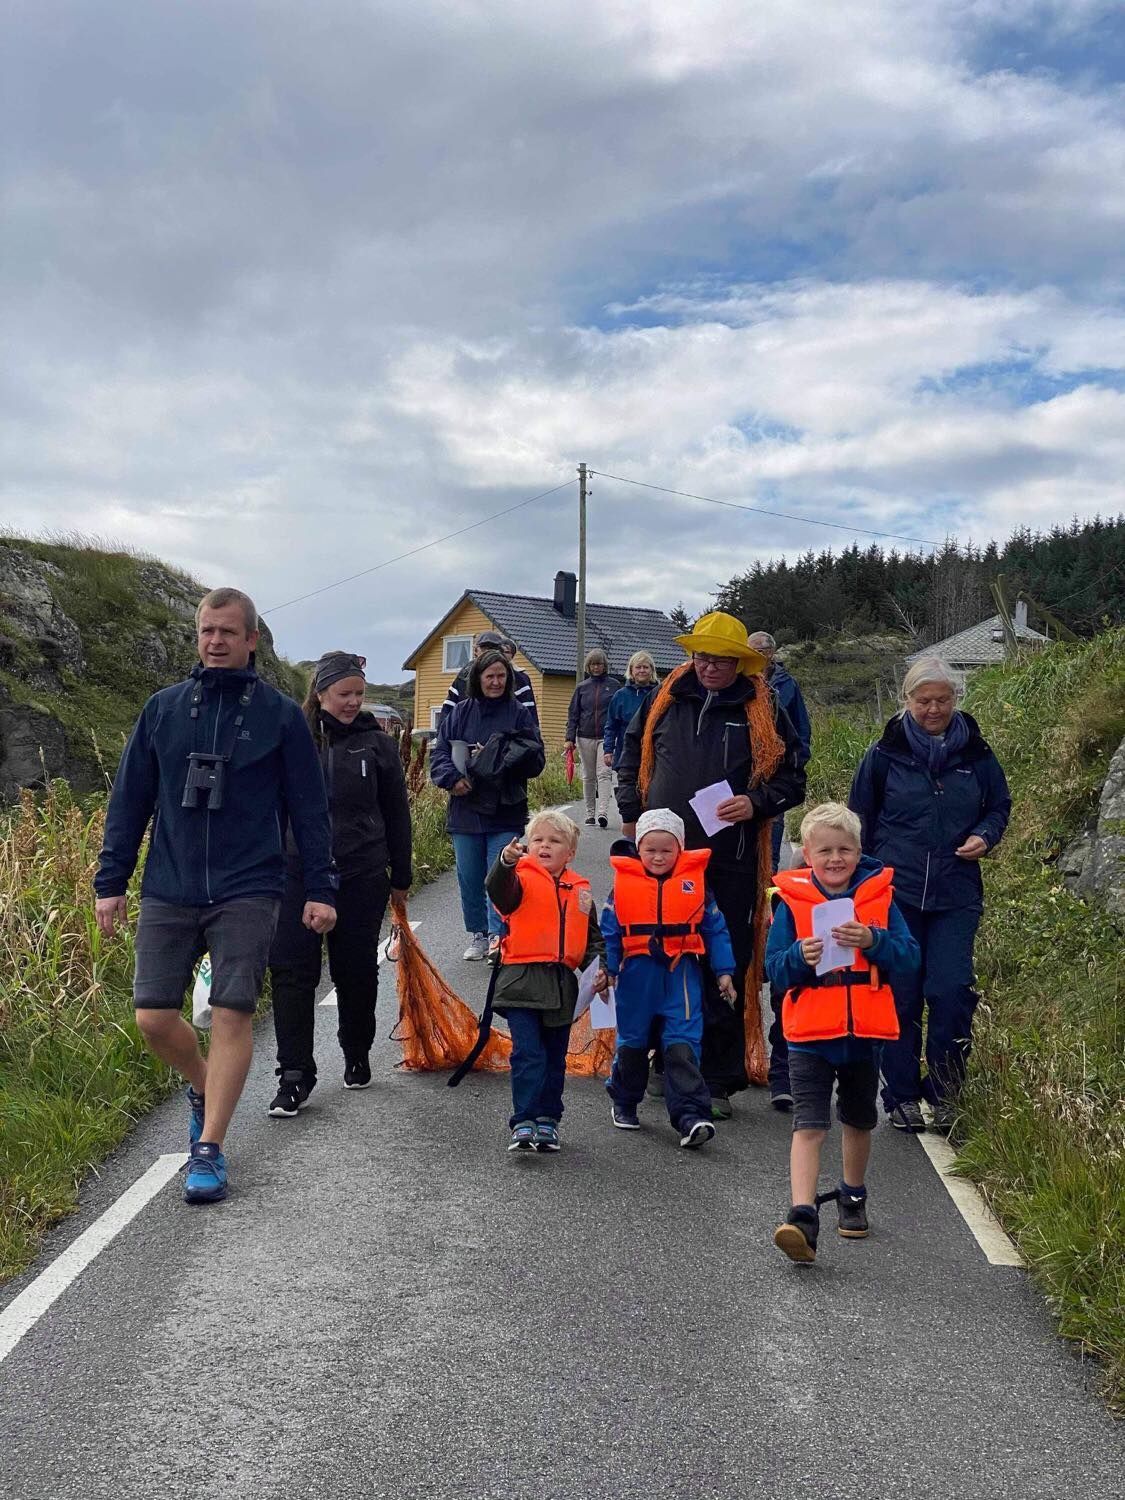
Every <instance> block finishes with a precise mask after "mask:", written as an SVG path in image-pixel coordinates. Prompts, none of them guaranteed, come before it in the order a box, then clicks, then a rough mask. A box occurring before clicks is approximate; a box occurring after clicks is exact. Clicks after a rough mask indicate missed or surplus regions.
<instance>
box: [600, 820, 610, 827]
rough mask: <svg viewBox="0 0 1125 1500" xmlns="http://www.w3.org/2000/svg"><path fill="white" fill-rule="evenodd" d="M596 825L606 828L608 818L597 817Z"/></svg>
mask: <svg viewBox="0 0 1125 1500" xmlns="http://www.w3.org/2000/svg"><path fill="white" fill-rule="evenodd" d="M598 827H599V828H608V827H609V819H608V818H599V819H598Z"/></svg>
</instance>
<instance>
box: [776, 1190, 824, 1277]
mask: <svg viewBox="0 0 1125 1500" xmlns="http://www.w3.org/2000/svg"><path fill="white" fill-rule="evenodd" d="M819 1233H820V1215H819V1214H818V1213H817V1211H816V1209H815V1208H809V1207H808V1206H807V1205H806V1204H803V1203H802V1204H799V1205H798V1206H797V1207H796V1208H791V1209H790V1210H789V1217H788V1218H787V1219H786V1220H785V1223H784V1224H781V1225H779V1226H778V1228H777V1229H775V1230H774V1232H773V1242H774V1244H775V1245H776V1246H777V1248H778V1249H779V1250H784V1251H785V1254H786V1255H788V1257H789V1259H790V1260H795V1261H798V1262H799V1263H800V1264H802V1265H811V1264H812V1262H813V1261H814V1260H815V1259H816V1241H817V1237H818V1235H819Z"/></svg>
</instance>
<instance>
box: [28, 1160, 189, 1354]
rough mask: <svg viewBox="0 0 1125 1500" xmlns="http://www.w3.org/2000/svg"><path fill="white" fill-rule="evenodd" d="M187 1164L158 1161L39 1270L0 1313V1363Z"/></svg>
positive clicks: (179, 1161)
mask: <svg viewBox="0 0 1125 1500" xmlns="http://www.w3.org/2000/svg"><path fill="white" fill-rule="evenodd" d="M186 1160H187V1157H186V1155H185V1154H184V1153H183V1152H182V1151H175V1152H169V1153H167V1154H165V1155H164V1156H158V1157H157V1158H156V1160H155V1161H154V1162H153V1164H152V1166H151V1167H149V1168H148V1170H147V1171H146V1172H142V1174H141V1175H140V1177H138V1178H137V1180H136V1182H134V1183H133V1184H132V1186H131V1187H127V1188H126V1189H125V1191H124V1192H123V1193H122V1194H121V1196H120V1197H119V1198H118V1199H117V1200H116V1201H115V1202H113V1203H111V1204H110V1206H109V1207H108V1208H107V1209H106V1210H105V1212H104V1213H102V1214H100V1215H99V1216H98V1217H97V1218H96V1219H95V1220H94V1222H93V1223H92V1224H91V1225H90V1227H89V1228H88V1229H85V1230H83V1232H82V1233H81V1234H80V1235H79V1236H78V1238H77V1239H76V1240H74V1241H73V1242H72V1243H71V1244H69V1245H68V1246H67V1247H66V1249H65V1250H64V1251H63V1252H62V1253H61V1255H58V1256H57V1257H56V1258H55V1259H54V1260H53V1261H52V1262H51V1264H50V1265H49V1266H47V1267H46V1268H45V1269H44V1270H42V1271H40V1273H39V1275H38V1276H37V1277H36V1278H35V1280H34V1281H33V1282H32V1283H31V1284H30V1285H29V1286H26V1287H24V1289H23V1291H22V1292H20V1293H19V1295H18V1296H16V1297H13V1298H12V1300H11V1302H9V1303H8V1305H7V1307H5V1308H4V1309H3V1310H2V1311H0V1363H3V1361H4V1360H5V1359H6V1358H7V1357H8V1355H9V1354H11V1352H12V1350H13V1349H14V1348H15V1347H16V1345H17V1344H18V1343H19V1341H20V1339H22V1338H23V1336H24V1334H25V1333H28V1332H30V1330H31V1329H32V1328H34V1327H35V1325H36V1323H38V1321H39V1319H40V1318H41V1317H42V1316H43V1314H44V1313H45V1312H46V1311H47V1309H48V1308H49V1307H50V1306H51V1304H52V1303H53V1302H55V1301H56V1300H57V1299H58V1298H59V1297H61V1296H62V1294H63V1292H65V1291H66V1289H67V1287H68V1286H70V1285H71V1284H72V1282H74V1281H75V1280H77V1278H78V1277H79V1276H80V1275H81V1274H82V1272H83V1271H84V1270H85V1269H86V1267H87V1266H88V1265H89V1264H90V1262H91V1261H92V1260H94V1259H95V1258H96V1257H97V1256H98V1255H99V1254H100V1253H101V1252H102V1251H103V1250H104V1249H105V1247H106V1246H107V1245H108V1244H109V1243H110V1242H111V1241H112V1240H114V1239H115V1238H116V1237H117V1236H118V1235H119V1234H120V1233H121V1231H122V1230H123V1229H124V1228H125V1227H126V1225H128V1224H130V1223H131V1222H132V1220H133V1219H135V1218H136V1216H137V1215H138V1214H139V1213H140V1211H141V1209H142V1208H144V1206H145V1204H146V1203H148V1202H149V1201H150V1200H151V1199H152V1198H155V1197H156V1195H157V1193H158V1192H159V1191H160V1189H161V1188H162V1187H164V1186H165V1184H167V1183H169V1182H170V1181H171V1180H172V1178H173V1177H175V1175H176V1173H177V1172H178V1171H179V1170H180V1168H181V1167H182V1166H183V1164H184V1162H185V1161H186Z"/></svg>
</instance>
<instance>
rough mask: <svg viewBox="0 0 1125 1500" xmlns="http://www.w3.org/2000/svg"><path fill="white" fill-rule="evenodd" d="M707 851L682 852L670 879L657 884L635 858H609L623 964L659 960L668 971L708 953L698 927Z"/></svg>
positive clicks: (628, 856)
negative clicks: (691, 956)
mask: <svg viewBox="0 0 1125 1500" xmlns="http://www.w3.org/2000/svg"><path fill="white" fill-rule="evenodd" d="M710 858H711V851H710V849H682V850H681V851H680V857H679V859H678V860H677V861H676V863H675V865H674V866H673V867H672V871H671V873H670V874H669V875H665V876H664V877H663V878H662V879H660V880H658V879H657V878H656V876H655V875H650V874H649V873H648V872H647V871H646V869H645V867H644V865H642V864H641V861H640V859H639V858H638V857H637V856H635V855H623V854H613V855H611V856H610V861H609V862H610V864H611V865H612V866H613V868H614V869H615V870H616V871H617V875H616V878H615V880H614V883H613V908H614V910H615V911H616V913H617V920H618V922H619V924H620V926H621V937H622V946H623V948H624V952H625V957H626V958H637V957H642V956H643V957H650V956H657V955H661V956H663V957H664V958H670V959H671V960H672V965H671V966H672V968H675V966H676V964H677V963H678V962H679V961H680V959H681V958H682V957H683V955H684V954H685V953H703V952H705V951H706V948H705V945H704V942H703V934H702V933H701V932H700V930H699V929H700V924H701V923H702V921H703V911H704V907H705V904H706V894H705V886H704V883H703V872H704V871H705V870H706V868H707V861H708V860H709V859H710Z"/></svg>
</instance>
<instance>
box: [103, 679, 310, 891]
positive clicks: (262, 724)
mask: <svg viewBox="0 0 1125 1500" xmlns="http://www.w3.org/2000/svg"><path fill="white" fill-rule="evenodd" d="M250 683H253V684H254V693H253V696H252V698H251V699H250V702H249V704H247V705H246V706H245V708H241V705H240V699H241V698H242V696H243V694H244V693H245V691H246V688H247V686H248V685H249V684H250ZM197 684H198V685H199V687H200V688H201V689H202V697H201V700H200V703H199V716H198V718H196V719H193V718H192V717H191V699H192V695H193V693H194V691H195V689H196V686H197ZM240 708H241V711H242V712H243V715H244V717H243V723H242V725H241V726H240V728H239V731H238V734H237V737H234V736H233V730H234V720H235V718H236V717H237V715H238V713H239V712H240ZM193 750H218V752H219V753H221V754H226V753H228V751H229V753H230V756H231V759H230V762H229V764H228V765H227V767H226V770H225V776H224V787H223V803H222V806H221V807H220V808H218V809H216V810H211V809H210V808H208V807H206V806H204V805H200V806H197V807H183V806H182V805H181V804H182V802H183V795H184V782H185V780H186V778H187V771H188V756H189V754H190V753H191V752H192V751H193ZM203 800H204V801H205V800H206V799H203ZM150 819H151V820H152V837H151V843H150V847H149V852H148V859H147V860H146V862H145V872H144V878H143V880H142V882H141V894H142V896H154V897H156V898H157V899H159V900H161V901H170V902H172V903H174V904H175V905H177V906H214V905H217V904H218V903H219V902H221V901H231V900H233V899H235V898H236V897H239V896H270V897H279V896H280V895H281V893H282V890H283V889H284V886H285V862H284V850H285V831H286V825H287V823H288V824H290V825H291V826H292V829H293V835H294V838H295V840H296V843H297V847H298V849H299V850H300V854H301V863H302V869H303V881H304V888H305V897H306V899H307V900H309V901H322V902H324V903H326V904H327V905H329V906H331V905H334V904H335V899H336V898H335V891H336V886H337V879H336V874H335V870H334V867H333V864H332V825H331V822H330V820H329V816H328V797H327V794H326V792H325V788H324V777H323V774H322V773H321V769H320V762H319V760H318V758H317V753H316V749H315V747H314V745H313V740H312V735H311V734H310V733H309V727H308V725H307V724H306V722H305V717H304V714H303V713H302V712H301V709H300V707H299V706H298V704H296V703H294V701H293V700H292V699H291V698H287V697H286V696H285V695H284V694H283V693H279V692H278V690H277V689H276V688H273V687H270V685H269V683H267V682H262V681H261V679H260V678H258V676H257V674H256V673H255V671H254V669H253V667H248V668H246V669H244V670H239V669H236V668H230V667H227V668H222V669H219V668H215V667H206V668H205V667H203V666H202V665H199V664H197V665H196V666H195V668H194V669H193V670H192V674H191V677H190V678H189V679H188V680H187V681H186V682H179V683H176V685H175V686H174V687H168V688H163V689H162V690H161V691H160V692H159V693H154V694H153V696H152V697H151V698H150V699H149V700H148V702H147V703H146V704H145V706H144V708H143V709H142V710H141V715H140V718H139V719H138V720H137V722H136V725H135V726H134V729H133V733H132V735H131V736H130V738H129V743H128V744H127V745H126V747H125V753H124V755H123V756H122V757H121V764H120V766H119V767H118V770H117V776H116V778H115V780H114V783H113V792H112V793H111V795H110V799H109V809H108V811H107V813H106V821H105V839H104V843H103V845H102V852H101V861H100V864H99V868H98V873H97V876H96V878H95V880H94V889H95V890H96V892H97V894H98V895H99V896H123V895H124V894H125V890H126V887H127V886H128V884H129V878H130V876H131V875H132V873H133V870H134V869H135V868H136V863H137V855H138V852H139V850H140V847H141V840H142V839H143V838H144V833H145V829H146V828H147V827H148V824H149V820H150Z"/></svg>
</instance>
